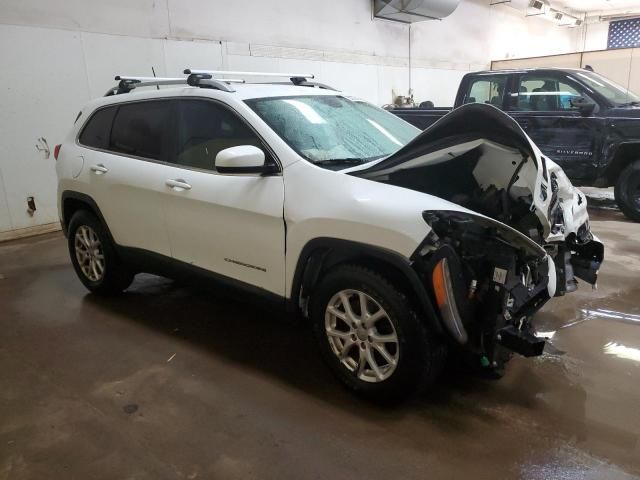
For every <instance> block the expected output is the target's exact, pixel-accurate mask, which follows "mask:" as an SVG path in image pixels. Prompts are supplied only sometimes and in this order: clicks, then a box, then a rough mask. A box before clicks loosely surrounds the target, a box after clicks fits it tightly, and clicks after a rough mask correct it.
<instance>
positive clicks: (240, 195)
mask: <svg viewBox="0 0 640 480" xmlns="http://www.w3.org/2000/svg"><path fill="white" fill-rule="evenodd" d="M177 119H178V125H179V127H178V135H177V137H178V138H177V142H176V149H175V150H176V151H175V157H174V159H173V163H174V166H173V167H171V171H170V172H168V173H167V178H166V179H165V181H166V185H165V189H166V192H167V194H166V195H165V211H166V218H167V228H168V231H169V240H170V244H171V252H172V256H173V257H174V258H175V259H177V260H180V261H181V262H186V263H189V264H193V265H195V266H198V267H201V268H204V269H206V270H209V271H211V272H214V273H217V274H221V275H224V276H225V277H227V278H231V279H234V280H238V281H241V282H243V283H246V284H250V285H252V286H256V287H259V288H262V289H264V290H267V291H269V292H272V293H275V294H278V295H281V296H284V253H285V227H284V219H283V207H284V183H283V177H282V175H280V174H277V175H271V176H261V175H259V174H251V175H232V174H229V175H224V174H219V173H218V172H216V170H215V166H214V162H215V157H216V155H217V154H218V152H220V151H221V150H223V149H225V148H229V147H232V146H237V145H254V146H257V147H259V148H262V149H263V150H265V153H266V154H267V159H268V161H271V162H273V161H274V159H273V158H272V156H271V155H270V154H268V153H267V149H266V148H265V146H264V144H263V143H262V141H261V140H260V139H259V138H258V136H257V135H256V133H255V132H254V131H253V130H252V129H251V128H250V127H249V126H248V125H247V124H246V123H245V122H244V121H243V120H242V119H240V117H238V116H237V115H236V114H235V113H234V112H233V111H231V110H230V109H229V108H228V107H226V106H224V105H222V104H220V103H218V102H215V101H213V100H206V99H183V100H179V101H178V110H177Z"/></svg>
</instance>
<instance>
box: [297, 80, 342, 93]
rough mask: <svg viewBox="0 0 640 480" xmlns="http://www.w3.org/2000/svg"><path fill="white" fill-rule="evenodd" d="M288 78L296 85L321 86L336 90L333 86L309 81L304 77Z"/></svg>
mask: <svg viewBox="0 0 640 480" xmlns="http://www.w3.org/2000/svg"><path fill="white" fill-rule="evenodd" d="M290 80H291V83H293V84H294V85H295V86H296V87H315V88H321V89H323V90H334V91H337V89H336V88H333V87H331V86H329V85H327V84H326V83H320V82H309V81H308V80H307V79H306V78H302V77H291V78H290Z"/></svg>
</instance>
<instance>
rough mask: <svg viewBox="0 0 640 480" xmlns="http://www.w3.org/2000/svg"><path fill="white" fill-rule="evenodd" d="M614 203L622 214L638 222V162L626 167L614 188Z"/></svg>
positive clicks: (639, 173) (639, 218)
mask: <svg viewBox="0 0 640 480" xmlns="http://www.w3.org/2000/svg"><path fill="white" fill-rule="evenodd" d="M615 197H616V203H617V204H618V207H620V210H621V211H622V213H624V214H625V215H626V216H627V217H629V218H630V219H632V220H635V221H636V222H640V160H639V161H636V162H634V163H632V164H630V165H628V166H627V167H626V168H625V169H624V170H623V171H622V172H621V173H620V176H619V177H618V181H617V182H616V186H615Z"/></svg>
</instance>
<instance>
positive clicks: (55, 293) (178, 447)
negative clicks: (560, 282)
mask: <svg viewBox="0 0 640 480" xmlns="http://www.w3.org/2000/svg"><path fill="white" fill-rule="evenodd" d="M591 215H592V220H593V221H592V225H593V229H594V231H595V232H596V233H597V234H598V235H599V236H600V238H601V239H602V240H603V241H604V242H605V243H606V248H607V250H606V256H607V260H606V264H605V266H604V268H603V269H602V272H601V280H600V285H599V289H598V290H596V291H592V290H591V288H590V287H588V286H585V285H584V284H583V285H582V286H581V288H580V289H579V291H578V292H577V293H575V294H571V295H569V296H567V297H564V298H559V299H554V300H552V301H551V302H550V303H549V304H547V306H546V307H545V308H544V310H543V311H541V312H540V313H539V314H538V315H537V322H538V325H539V330H541V331H545V332H550V334H551V333H553V340H552V344H551V345H550V346H549V348H548V352H547V353H546V354H545V355H544V356H542V357H539V358H537V359H533V360H530V359H529V360H528V359H524V358H514V359H513V360H512V362H511V363H510V364H509V367H508V372H507V374H506V376H505V378H503V379H502V380H500V381H491V380H483V379H480V378H476V377H474V376H472V375H470V374H468V373H464V372H458V371H449V372H448V373H447V374H446V375H445V376H444V378H443V379H442V380H441V381H440V382H439V383H438V385H437V386H436V387H435V388H434V389H433V390H431V391H430V392H427V393H426V394H425V395H423V396H421V397H420V398H417V399H415V400H413V401H411V402H409V403H408V404H405V405H402V406H400V407H396V408H394V409H386V410H384V409H379V408H376V407H374V406H371V405H368V404H365V403H362V402H361V401H359V400H357V399H355V398H353V397H351V396H350V395H349V394H348V393H346V392H345V391H343V389H342V388H341V387H340V386H339V385H337V384H336V383H335V382H334V380H333V378H332V377H331V376H330V374H329V373H328V372H327V370H325V368H324V367H323V365H322V364H321V362H320V360H319V357H318V355H317V354H316V351H315V349H314V346H313V342H312V339H311V336H310V332H309V331H308V329H307V328H305V327H304V325H301V324H299V323H296V322H294V321H291V320H285V319H282V318H280V317H279V316H277V315H275V314H273V313H269V312H265V311H263V310H260V309H257V308H256V307H254V306H252V304H251V303H250V302H247V303H242V302H239V301H237V300H231V299H227V298H224V297H221V296H216V295H212V294H211V293H203V292H199V291H196V290H194V289H192V288H185V287H181V286H179V285H177V284H175V283H173V282H171V281H168V280H165V279H162V278H157V277H152V276H148V275H141V276H138V278H137V279H136V281H135V283H134V284H133V286H132V287H131V289H130V290H129V291H128V292H127V293H126V294H124V295H123V296H121V297H118V298H113V299H109V300H104V299H100V298H96V297H94V296H92V295H89V294H87V292H86V291H85V290H84V289H83V287H82V285H81V284H80V282H79V281H78V280H77V279H76V277H75V274H74V272H73V270H72V268H71V265H70V263H69V260H68V257H67V251H66V245H65V240H64V238H63V237H62V235H61V234H51V235H47V236H41V237H35V238H31V239H28V240H21V241H16V242H10V243H4V244H0V479H5V478H6V479H41V478H47V479H54V478H81V479H88V478H91V479H115V478H118V479H120V478H122V479H124V478H130V479H134V478H135V479H154V480H157V479H165V478H167V479H171V478H177V479H180V478H186V479H196V478H216V479H227V478H229V479H252V478H255V479H267V478H274V479H276V478H277V479H283V478H295V479H307V478H318V479H326V478H331V479H356V478H370V479H377V478H385V479H389V478H407V479H409V478H429V479H437V478H474V479H510V478H522V479H571V480H573V479H605V478H606V479H629V478H638V477H637V476H640V442H639V438H640V282H639V281H638V280H639V278H640V277H639V276H640V224H633V223H631V222H628V221H627V220H626V219H624V217H622V215H621V214H620V213H619V212H617V211H615V210H606V209H601V210H594V211H593V212H592V214H591Z"/></svg>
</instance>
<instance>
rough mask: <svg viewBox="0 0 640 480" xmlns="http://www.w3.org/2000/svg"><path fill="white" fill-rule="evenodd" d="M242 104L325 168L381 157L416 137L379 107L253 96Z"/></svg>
mask: <svg viewBox="0 0 640 480" xmlns="http://www.w3.org/2000/svg"><path fill="white" fill-rule="evenodd" d="M246 103H247V104H248V105H249V106H250V107H251V108H252V109H253V110H254V111H255V112H256V113H257V114H258V115H259V116H260V117H261V118H262V119H263V120H264V121H265V122H266V123H267V124H268V125H269V127H271V128H272V129H273V130H274V131H275V132H276V133H277V134H278V135H279V136H280V138H282V139H283V140H284V141H285V142H286V143H287V144H288V145H289V146H290V147H291V148H293V149H294V150H295V151H296V152H297V153H298V154H299V155H301V156H302V157H304V158H305V159H307V160H309V161H310V162H312V163H316V164H319V165H322V166H327V167H329V168H331V167H332V166H333V167H336V168H344V167H345V166H346V165H354V164H356V165H357V164H360V163H366V162H370V161H372V160H376V159H378V158H382V157H386V156H388V155H391V154H392V153H394V152H396V151H397V150H399V149H400V148H401V147H403V146H404V145H406V144H407V143H409V141H410V140H412V139H413V138H414V137H415V136H416V135H418V134H419V133H420V130H418V129H417V128H415V127H413V126H412V125H410V124H408V123H407V122H405V121H404V120H401V119H400V118H398V117H396V116H395V115H393V114H391V113H388V112H385V111H384V110H382V109H381V108H378V107H374V106H373V105H371V104H368V103H365V102H362V101H354V100H350V99H348V98H345V97H341V96H332V95H331V96H330V95H308V96H306V95H305V96H291V97H273V98H255V99H252V100H246Z"/></svg>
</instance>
